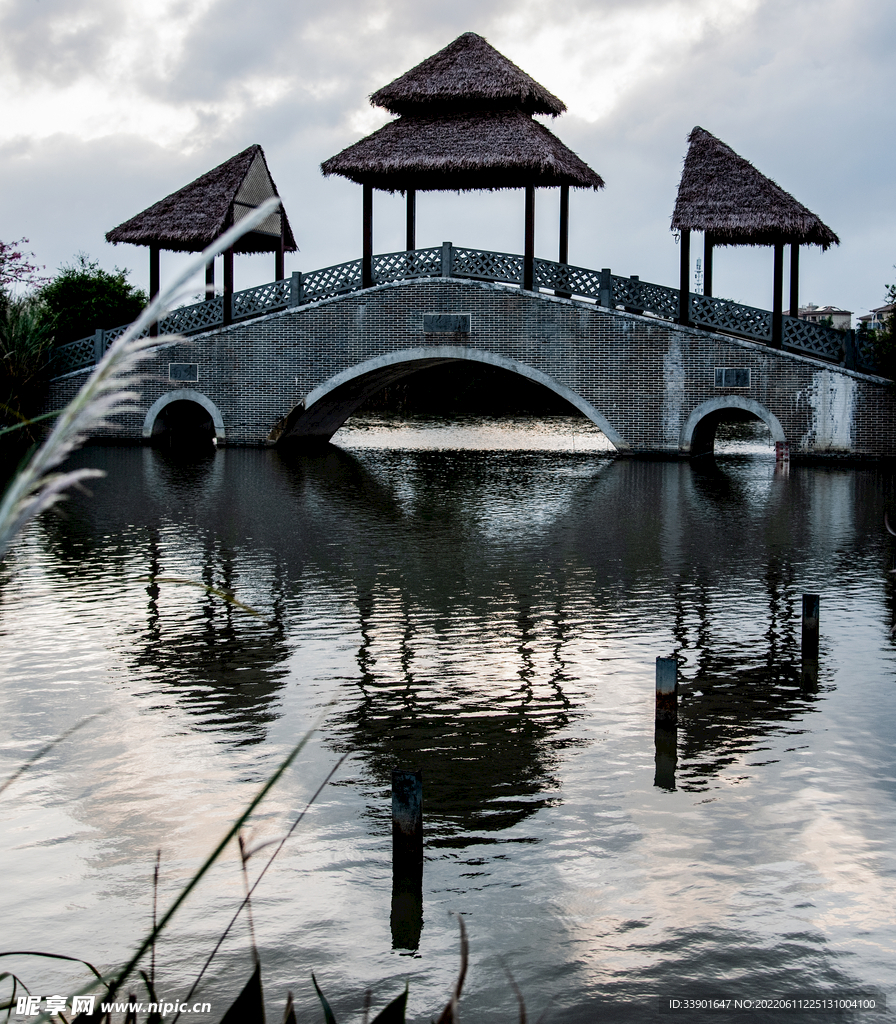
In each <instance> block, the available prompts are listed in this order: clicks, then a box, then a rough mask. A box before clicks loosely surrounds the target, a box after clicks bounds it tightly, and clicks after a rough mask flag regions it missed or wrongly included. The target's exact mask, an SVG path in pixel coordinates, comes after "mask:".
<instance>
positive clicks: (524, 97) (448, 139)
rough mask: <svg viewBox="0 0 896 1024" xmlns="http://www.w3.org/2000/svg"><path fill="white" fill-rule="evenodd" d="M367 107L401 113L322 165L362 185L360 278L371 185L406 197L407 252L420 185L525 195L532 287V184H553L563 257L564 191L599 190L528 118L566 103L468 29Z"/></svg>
mask: <svg viewBox="0 0 896 1024" xmlns="http://www.w3.org/2000/svg"><path fill="white" fill-rule="evenodd" d="M370 102H371V103H372V104H373V105H374V106H382V107H385V108H386V109H387V110H389V111H390V112H391V113H394V114H398V115H399V118H398V120H396V121H391V122H390V123H389V124H387V125H385V126H384V127H382V128H380V129H379V131H376V132H374V133H373V134H372V135H369V136H368V137H367V138H365V139H362V140H361V141H360V142H356V143H355V144H354V145H352V146H349V147H348V148H347V149H344V150H343V151H342V152H341V153H338V154H337V155H336V156H334V157H331V158H330V159H329V160H326V161H324V163H323V164H321V170H322V171H323V173H324V174H325V175H330V174H339V175H342V176H343V177H346V178H349V179H350V180H351V181H355V182H357V183H358V184H360V185H363V187H364V259H363V265H364V273H363V277H364V282H363V283H364V284H365V286H366V285H369V284H371V283H372V276H371V273H370V265H371V260H372V253H373V241H372V222H373V189H375V188H377V189H380V190H382V191H388V192H403V193H405V194H406V195H407V201H408V211H407V248H408V249H409V250H410V249H413V248H415V245H416V240H415V202H416V193H417V191H447V190H451V191H458V192H461V191H474V190H480V189H486V190H491V189H505V188H514V189H515V188H523V189H525V191H526V244H525V255H526V258H525V264H526V271H525V273H524V278H525V280H524V287H531V286H532V267H533V261H534V249H535V240H534V239H535V235H534V230H535V228H534V225H535V189H536V188H546V187H556V186H559V187H560V190H561V193H560V195H561V198H560V210H561V216H560V261H561V262H562V263H565V262H566V261H567V256H568V237H569V189H570V187H572V188H588V189H600V188H603V186H604V182H603V179H602V178H601V177H600V175H599V174H597V173H596V172H595V171H593V170H592V169H591V168H590V167H588V165H587V164H585V163H584V162H583V161H582V160H580V159H579V157H577V156H576V154H575V153H573V152H572V151H571V150H570V149H568V148H567V147H566V146H564V145H563V143H562V142H561V141H560V140H559V139H558V138H557V137H556V136H555V135H553V134H552V133H551V132H550V131H549V130H548V129H547V128H546V127H545V126H544V125H543V124H540V123H539V122H538V121H534V120H533V119H532V115H533V114H548V115H550V116H552V117H556V116H557V115H558V114H561V113H563V111H564V110H565V109H566V107H565V106H564V104H563V103H562V102H561V101H560V100H559V99H557V97H556V96H554V95H553V94H552V93H550V92H548V90H547V89H545V88H544V86H542V85H539V83H538V82H536V81H535V80H534V79H533V78H531V77H530V76H529V75H527V74H526V73H525V72H524V71H522V70H521V69H520V68H518V67H517V66H516V65H515V64H514V63H512V61H509V60H508V59H507V58H506V57H505V56H504V55H503V54H501V53H499V52H498V51H497V50H496V49H494V47H492V46H491V45H490V44H489V43H488V42H487V41H486V40H485V39H483V38H482V36H479V35H477V34H476V33H475V32H465V33H464V34H463V35H462V36H459V37H458V38H457V39H455V40H454V42H453V43H449V45H448V46H446V47H445V48H444V49H442V50H440V51H439V52H438V53H436V54H434V55H433V56H432V57H428V58H427V59H426V60H424V61H423V62H422V63H420V64H418V65H417V66H416V67H414V68H412V69H411V70H410V71H408V72H406V73H405V74H404V75H402V76H401V77H400V78H397V79H396V80H395V81H394V82H392V83H391V84H389V85H387V86H385V87H384V88H382V89H379V90H378V91H377V92H375V93H374V94H373V95H372V96H371V97H370Z"/></svg>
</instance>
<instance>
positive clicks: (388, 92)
mask: <svg viewBox="0 0 896 1024" xmlns="http://www.w3.org/2000/svg"><path fill="white" fill-rule="evenodd" d="M370 102H371V103H372V104H373V106H375V107H385V108H386V110H388V111H389V112H390V113H393V114H427V113H432V111H433V110H434V109H435V108H437V107H438V108H444V107H446V106H452V107H458V106H459V107H462V108H463V109H465V110H507V109H508V108H512V107H515V108H516V109H518V110H522V111H524V112H525V113H527V114H550V115H552V116H553V117H556V116H557V115H558V114H562V113H563V112H564V111H565V110H566V105H565V104H564V103H563V102H562V101H561V100H558V99H557V97H556V96H554V95H553V94H552V93H550V92H548V90H547V89H545V87H544V86H543V85H539V84H538V82H536V81H535V79H534V78H530V77H529V76H528V75H527V74H526V72H525V71H523V70H521V69H520V68H518V67H517V66H516V64H514V63H513V62H512V61H509V60H508V59H507V58H506V57H505V56H504V54H502V53H498V51H497V50H496V49H495V48H494V47H493V46H490V45H489V44H488V43H487V42H486V41H485V39H483V38H482V36H479V35H477V34H476V33H475V32H464V34H463V35H462V36H458V37H457V39H455V40H454V42H453V43H449V44H448V45H447V46H446V47H445V48H444V49H442V50H439V52H438V53H435V54H433V56H432V57H427V58H426V60H424V61H423V62H422V63H420V64H418V65H417V66H416V67H415V68H411V70H410V71H406V72H405V73H404V74H403V75H402V76H401V77H400V78H396V79H395V81H394V82H392V83H390V84H389V85H386V86H383V88H382V89H379V90H378V91H377V92H375V93H374V94H373V95H372V96H371V97H370Z"/></svg>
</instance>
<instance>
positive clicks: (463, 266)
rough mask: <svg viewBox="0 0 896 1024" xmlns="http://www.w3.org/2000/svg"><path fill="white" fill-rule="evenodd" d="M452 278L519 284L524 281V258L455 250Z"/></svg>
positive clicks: (482, 251)
mask: <svg viewBox="0 0 896 1024" xmlns="http://www.w3.org/2000/svg"><path fill="white" fill-rule="evenodd" d="M451 276H452V277H471V278H474V279H475V280H477V281H506V282H509V283H510V284H519V283H520V282H521V281H522V280H523V257H522V256H513V255H512V254H510V253H506V252H486V251H484V250H482V249H454V250H453V252H452V261H451Z"/></svg>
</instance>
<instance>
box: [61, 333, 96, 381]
mask: <svg viewBox="0 0 896 1024" xmlns="http://www.w3.org/2000/svg"><path fill="white" fill-rule="evenodd" d="M94 362H95V350H94V340H93V335H92V334H91V336H90V337H89V338H79V339H78V340H77V341H70V342H68V344H66V345H60V346H59V347H58V348H57V349H56V350H55V351H54V352H53V359H52V362H51V366H52V367H53V373H54V374H56V375H57V376H60V377H61V376H62V375H63V374H64V373H71V372H72V371H73V370H80V369H82V367H85V366H93V364H94Z"/></svg>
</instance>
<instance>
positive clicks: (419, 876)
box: [389, 769, 423, 949]
mask: <svg viewBox="0 0 896 1024" xmlns="http://www.w3.org/2000/svg"><path fill="white" fill-rule="evenodd" d="M389 923H390V925H391V929H392V948H393V949H417V947H418V946H419V945H420V933H421V932H422V930H423V772H421V771H415V772H411V771H403V770H400V769H396V770H394V771H393V772H392V914H391V917H390V922H389Z"/></svg>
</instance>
